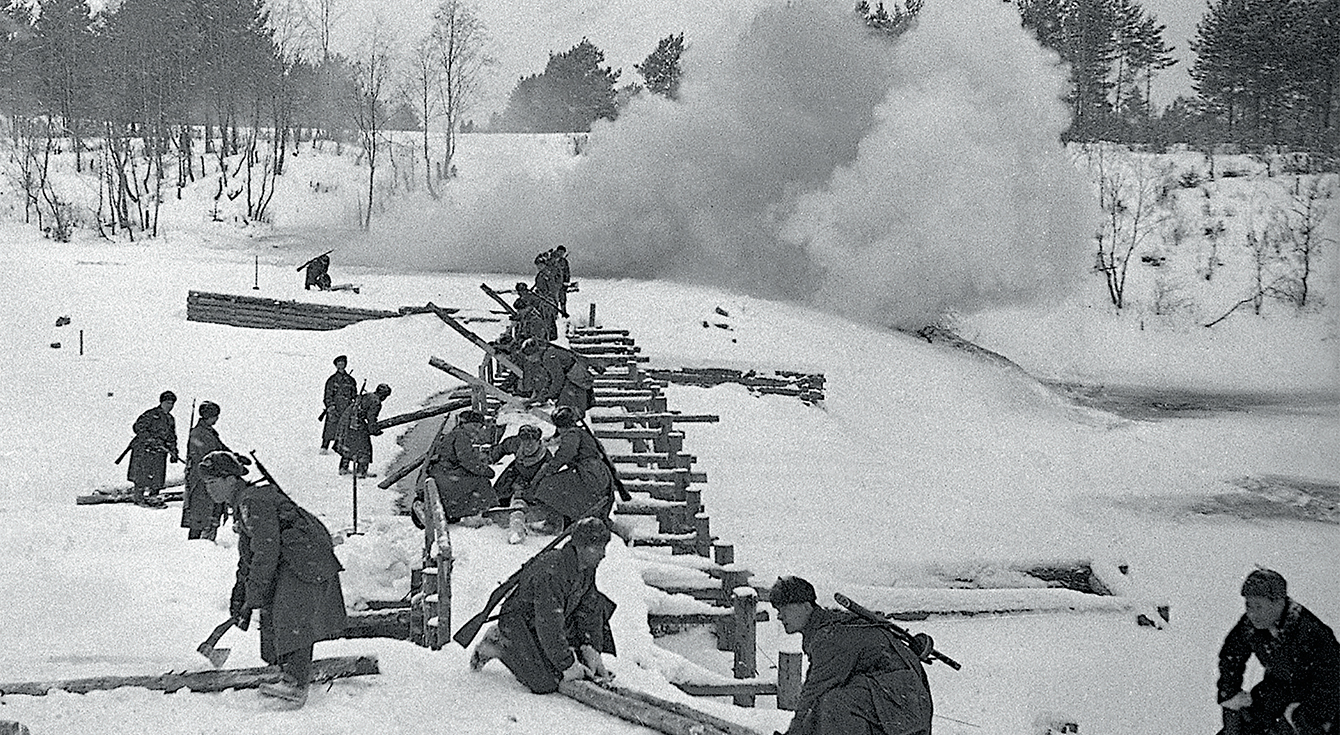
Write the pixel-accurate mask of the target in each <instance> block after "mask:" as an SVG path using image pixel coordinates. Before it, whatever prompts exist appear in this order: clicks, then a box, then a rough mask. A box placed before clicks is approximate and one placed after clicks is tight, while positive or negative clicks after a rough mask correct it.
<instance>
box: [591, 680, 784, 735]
mask: <svg viewBox="0 0 1340 735" xmlns="http://www.w3.org/2000/svg"><path fill="white" fill-rule="evenodd" d="M609 688H610V689H612V690H613V691H615V692H617V693H619V694H622V695H624V696H627V697H633V698H634V699H640V700H642V701H644V702H647V703H648V704H654V705H656V706H657V707H660V708H662V709H667V710H669V711H671V712H675V713H677V714H681V715H684V716H685V717H688V718H689V719H692V720H697V721H699V722H701V723H703V724H704V725H710V726H711V727H715V728H716V729H718V730H720V731H722V732H724V733H726V734H727V735H761V733H758V732H757V731H756V730H753V729H751V728H748V727H745V726H744V725H741V724H739V723H736V722H731V721H730V720H723V719H721V718H720V717H717V716H716V715H709V714H707V713H706V712H700V711H698V710H696V709H694V708H693V707H690V706H689V705H687V704H683V703H681V702H671V701H669V700H666V699H661V698H660V697H657V696H653V695H651V694H647V693H646V692H641V691H638V690H636V689H630V688H628V687H622V686H618V685H611V686H610V687H609Z"/></svg>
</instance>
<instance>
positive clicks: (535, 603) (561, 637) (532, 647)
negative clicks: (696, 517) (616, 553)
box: [456, 518, 614, 694]
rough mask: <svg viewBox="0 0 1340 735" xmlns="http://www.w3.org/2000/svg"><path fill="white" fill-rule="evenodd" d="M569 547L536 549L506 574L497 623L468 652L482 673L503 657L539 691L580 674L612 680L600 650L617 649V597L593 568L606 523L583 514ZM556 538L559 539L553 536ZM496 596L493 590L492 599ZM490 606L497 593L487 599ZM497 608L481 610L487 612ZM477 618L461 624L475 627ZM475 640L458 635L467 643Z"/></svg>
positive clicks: (605, 534)
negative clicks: (599, 583)
mask: <svg viewBox="0 0 1340 735" xmlns="http://www.w3.org/2000/svg"><path fill="white" fill-rule="evenodd" d="M570 531H571V532H570V534H568V535H569V536H570V538H569V541H568V543H567V545H565V546H563V547H562V548H556V546H557V544H553V545H551V547H550V548H547V549H545V550H544V551H541V552H540V553H539V554H536V555H535V556H534V557H533V558H532V559H531V560H530V561H528V562H526V564H525V565H524V566H523V567H522V569H521V570H520V571H519V572H518V573H517V575H514V576H515V577H516V579H515V580H509V582H512V583H513V584H514V585H515V586H510V585H507V583H504V584H505V585H506V586H508V587H509V588H508V589H506V590H501V588H500V591H501V593H502V594H506V595H507V596H506V598H505V599H504V600H503V601H502V610H501V612H500V613H499V615H498V624H497V625H496V626H494V627H493V628H490V629H489V630H488V632H486V633H485V634H484V639H483V640H481V641H480V642H479V645H478V646H476V647H475V650H474V653H472V654H471V655H470V668H471V669H473V670H475V671H478V670H480V669H482V668H483V667H484V664H486V663H488V662H489V661H490V660H492V659H495V658H496V659H500V660H501V661H502V662H503V665H505V666H506V667H507V668H508V669H509V670H511V672H512V675H513V676H515V677H516V678H517V679H518V680H519V681H520V682H521V683H522V684H524V685H525V686H526V688H527V689H529V690H531V691H532V692H534V693H536V694H549V693H551V692H555V691H558V685H559V682H563V681H572V680H577V679H594V680H596V681H609V680H611V679H613V678H614V676H613V675H612V674H611V673H610V672H609V670H608V669H606V668H605V662H604V660H603V658H602V657H601V654H602V653H609V654H613V653H614V634H613V631H611V630H610V624H609V621H610V617H611V616H612V615H613V614H614V601H613V600H611V599H610V598H608V597H606V596H605V595H604V594H603V593H602V592H601V591H600V590H598V589H596V568H597V567H598V566H600V562H601V560H603V559H604V558H605V545H606V544H608V543H609V540H610V528H609V525H608V524H607V523H606V522H605V521H604V520H601V519H599V518H583V519H582V520H580V521H578V522H577V523H576V524H574V525H573V526H572V528H571V529H570ZM555 541H558V539H555ZM497 596H498V592H495V595H494V597H495V598H496V597H497ZM489 602H490V605H496V604H497V601H496V599H493V598H490V601H489ZM491 610H492V607H489V608H488V609H486V610H485V611H484V613H483V614H484V615H485V616H487V614H488V612H490V611H491ZM474 624H475V621H474V620H472V621H470V622H469V623H467V624H466V626H463V627H462V631H465V630H466V628H467V627H473V625H474ZM470 638H473V630H472V631H471V634H469V635H464V636H463V635H462V633H461V632H458V633H457V637H456V640H457V641H458V642H462V645H468V644H469V639H470Z"/></svg>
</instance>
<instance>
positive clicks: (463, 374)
mask: <svg viewBox="0 0 1340 735" xmlns="http://www.w3.org/2000/svg"><path fill="white" fill-rule="evenodd" d="M428 364H429V365H432V366H433V367H435V368H437V369H438V370H441V371H442V372H444V373H446V374H448V375H450V376H452V377H453V378H456V379H457V380H460V381H461V382H463V383H465V384H467V385H470V386H474V387H476V388H479V389H480V390H483V391H484V393H485V394H487V395H489V396H492V397H493V398H497V399H498V400H500V401H502V402H503V403H504V404H509V405H515V406H524V405H525V403H526V399H524V398H522V397H520V396H514V395H512V394H511V393H508V392H507V391H505V390H503V389H502V388H499V387H498V386H496V385H494V384H492V383H489V382H487V381H483V380H480V379H479V377H478V376H476V375H472V374H470V373H469V372H468V371H466V370H462V369H460V368H458V367H456V366H455V365H452V364H451V363H449V362H447V361H446V360H443V359H442V358H440V357H430V358H428ZM528 411H529V413H530V414H531V415H532V416H534V417H536V418H538V419H540V420H542V421H549V414H546V413H545V412H543V411H541V410H539V409H538V408H530V409H528Z"/></svg>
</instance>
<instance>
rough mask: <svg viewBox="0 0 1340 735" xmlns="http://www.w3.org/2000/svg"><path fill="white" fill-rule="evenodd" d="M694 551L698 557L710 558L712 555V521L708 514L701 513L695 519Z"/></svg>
mask: <svg viewBox="0 0 1340 735" xmlns="http://www.w3.org/2000/svg"><path fill="white" fill-rule="evenodd" d="M693 531H694V534H695V538H694V539H693V550H694V552H695V553H697V554H698V556H704V557H708V556H711V555H712V519H711V518H708V517H707V514H706V513H699V514H698V515H696V516H694V517H693Z"/></svg>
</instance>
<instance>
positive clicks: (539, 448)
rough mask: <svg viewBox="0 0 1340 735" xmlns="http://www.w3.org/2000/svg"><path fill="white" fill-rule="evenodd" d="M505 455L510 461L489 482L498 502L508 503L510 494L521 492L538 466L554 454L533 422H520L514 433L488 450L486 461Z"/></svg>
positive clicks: (493, 461)
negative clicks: (488, 454) (519, 426)
mask: <svg viewBox="0 0 1340 735" xmlns="http://www.w3.org/2000/svg"><path fill="white" fill-rule="evenodd" d="M509 454H510V455H512V456H513V459H512V462H511V464H508V465H507V467H505V468H504V469H503V471H502V472H501V473H499V475H498V479H497V480H496V481H495V482H494V483H493V494H494V495H495V496H496V497H497V502H498V504H499V505H507V504H508V503H510V502H512V496H513V495H516V494H518V493H521V492H522V491H524V490H525V489H526V487H527V486H528V485H530V481H531V480H532V479H534V478H535V473H536V472H539V471H540V467H541V466H543V465H544V463H545V462H548V461H549V459H550V458H551V457H553V456H554V455H553V453H552V452H550V451H549V449H548V448H547V447H545V446H544V433H543V432H542V431H540V427H538V426H536V425H534V424H522V426H521V428H519V429H517V430H516V433H515V434H513V435H512V436H509V437H507V438H505V439H503V440H502V441H500V442H498V443H497V444H496V445H495V446H494V447H493V451H492V452H491V453H490V456H489V464H496V463H498V462H501V461H502V458H503V457H505V456H507V455H509Z"/></svg>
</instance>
